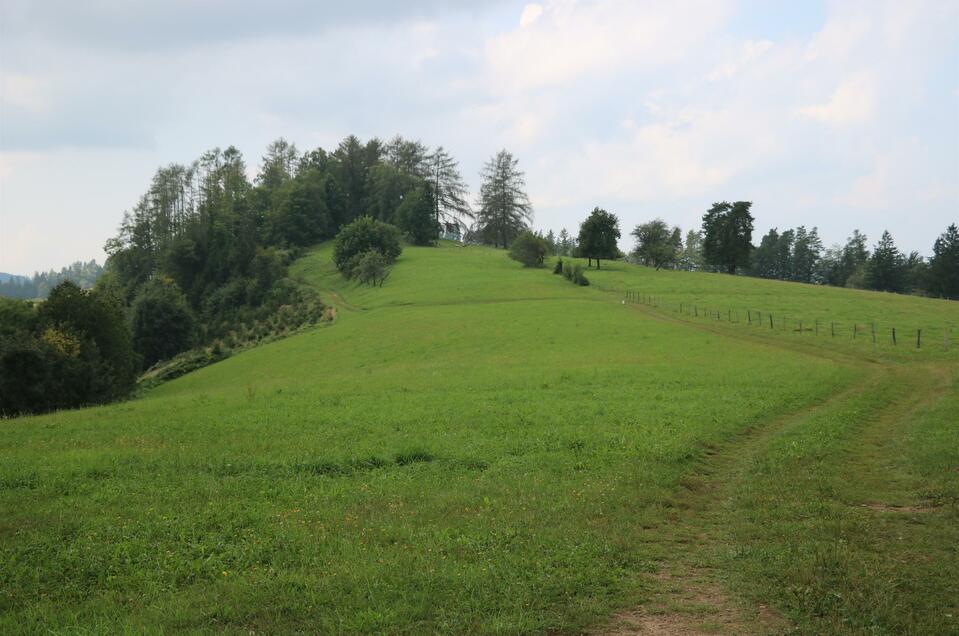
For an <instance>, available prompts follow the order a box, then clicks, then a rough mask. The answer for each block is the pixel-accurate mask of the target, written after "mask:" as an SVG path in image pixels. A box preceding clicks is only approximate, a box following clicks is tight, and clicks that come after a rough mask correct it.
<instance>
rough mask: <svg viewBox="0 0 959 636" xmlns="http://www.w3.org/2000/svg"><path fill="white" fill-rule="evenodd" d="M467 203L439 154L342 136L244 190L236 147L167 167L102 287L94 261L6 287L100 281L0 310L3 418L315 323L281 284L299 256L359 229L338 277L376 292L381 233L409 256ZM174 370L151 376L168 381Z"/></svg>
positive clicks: (286, 283) (270, 164)
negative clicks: (406, 247)
mask: <svg viewBox="0 0 959 636" xmlns="http://www.w3.org/2000/svg"><path fill="white" fill-rule="evenodd" d="M465 197H466V189H465V185H464V183H463V180H462V178H461V177H460V174H459V170H458V168H457V163H456V161H455V160H454V159H453V158H452V157H451V156H450V155H449V153H448V152H446V151H445V150H444V149H442V148H437V149H436V150H435V151H433V152H430V151H429V149H427V148H426V147H425V146H423V145H422V144H420V143H419V142H415V141H409V140H405V139H403V138H401V137H396V138H394V139H393V140H391V141H390V142H389V143H383V142H381V141H380V140H378V139H372V140H370V141H368V142H366V143H363V142H361V141H360V140H359V139H357V138H356V137H354V136H349V137H347V138H346V139H344V140H343V142H342V143H340V144H339V146H338V147H337V148H336V149H335V150H333V151H332V152H327V151H325V150H323V149H322V148H317V149H315V150H312V151H309V152H305V153H302V152H300V151H298V150H297V148H296V146H294V145H293V144H290V143H288V142H287V141H286V140H284V139H278V140H277V141H275V142H273V143H272V144H270V145H269V146H268V148H267V150H266V153H265V154H264V156H263V158H262V162H261V165H260V169H259V172H258V174H257V176H256V178H255V179H254V180H253V181H252V182H251V181H250V180H249V179H248V177H247V167H246V163H245V162H244V159H243V157H242V155H241V154H240V152H239V151H238V150H237V149H236V148H233V147H229V148H227V149H226V150H220V149H219V148H214V149H213V150H210V151H209V152H206V153H204V154H203V155H202V156H201V157H200V158H199V159H197V160H196V161H194V162H192V163H191V164H189V165H179V164H171V165H169V166H165V167H162V168H160V169H159V170H158V171H157V173H156V175H155V176H154V177H153V180H152V182H151V183H150V186H149V188H148V190H147V192H146V193H145V194H144V195H143V196H142V197H141V198H140V200H139V201H138V203H137V204H136V205H135V206H134V207H133V208H132V209H131V210H130V211H128V212H127V213H125V214H124V216H123V220H122V222H121V224H120V228H119V232H118V233H117V235H116V236H115V237H113V238H111V239H110V240H108V241H107V243H106V246H105V251H106V252H107V254H108V260H107V264H106V268H105V272H104V273H103V275H102V276H100V268H99V266H97V265H96V263H93V262H91V263H86V264H84V263H78V264H75V265H73V266H71V267H70V268H65V269H64V270H62V271H61V272H60V273H53V272H50V273H48V274H38V275H37V276H35V277H34V279H32V280H31V281H30V282H29V284H27V283H25V282H24V281H23V280H22V279H5V280H4V281H3V282H2V283H0V286H2V289H0V291H6V290H7V289H8V288H9V289H11V290H13V291H12V292H11V293H12V294H13V295H16V296H20V297H29V298H34V297H42V296H44V295H45V294H46V292H47V290H48V288H49V286H50V285H51V284H52V282H54V281H58V280H60V279H71V280H76V281H78V282H79V283H80V286H90V285H92V284H93V281H94V280H96V279H97V277H98V276H99V280H98V281H97V289H96V290H95V291H93V292H84V291H81V290H80V287H77V286H76V285H72V286H66V287H62V286H61V287H57V290H59V291H57V292H56V293H54V294H51V297H50V299H49V300H48V301H47V302H46V303H43V304H41V305H39V308H33V307H32V306H27V305H22V306H21V305H17V306H15V307H14V306H11V305H9V304H5V305H3V306H2V307H0V309H2V311H0V334H2V338H3V342H2V343H0V348H2V356H3V357H2V364H3V365H4V367H3V368H4V369H5V372H4V374H3V375H4V377H3V380H2V383H3V387H2V388H0V392H2V396H3V397H2V399H3V401H2V405H0V408H2V409H3V412H4V413H19V412H22V411H31V410H48V409H51V408H60V407H67V406H75V405H78V404H87V403H94V402H103V401H106V400H109V399H113V398H116V397H119V396H121V395H123V394H124V393H125V392H126V391H128V390H129V389H130V388H131V387H132V385H133V378H134V377H135V374H136V372H137V371H139V370H141V369H144V368H147V367H150V366H151V365H155V364H159V366H163V365H162V363H163V361H165V360H169V359H171V358H172V357H174V356H177V354H179V353H180V352H182V351H185V350H187V349H189V348H190V347H193V346H197V345H203V346H205V347H207V348H208V350H207V349H204V350H202V351H198V352H197V353H196V355H192V356H187V357H186V358H184V360H186V362H185V366H187V367H189V366H191V365H194V366H195V365H196V364H200V363H202V362H203V361H209V360H215V359H220V358H222V357H223V356H225V355H228V351H229V350H230V349H231V348H232V347H242V346H248V345H250V344H252V343H256V342H259V341H262V340H263V339H265V338H266V339H268V338H272V337H276V336H279V335H282V334H286V333H289V332H290V331H291V330H295V329H296V328H298V327H299V326H301V325H303V324H306V323H312V322H315V321H316V320H318V319H320V317H321V316H322V315H324V308H323V305H322V303H321V302H320V300H319V298H318V297H317V296H316V292H315V291H313V290H312V288H309V287H305V286H303V285H301V284H299V283H297V282H296V281H294V280H292V279H291V278H290V277H289V276H288V274H287V268H288V266H289V264H290V263H291V262H292V261H293V259H294V258H296V256H297V255H298V254H299V253H300V252H301V250H302V248H303V247H305V246H308V245H311V244H314V243H316V242H318V241H321V240H325V239H329V238H332V237H334V236H337V234H338V233H339V232H340V230H341V228H344V227H346V226H351V224H353V223H354V222H357V223H358V226H355V227H363V228H366V229H368V230H370V231H371V232H372V233H371V234H367V235H365V237H358V236H354V237H353V239H352V240H351V242H350V246H349V248H348V249H347V251H348V252H349V256H348V257H344V261H343V262H342V263H338V264H340V265H342V267H341V269H344V270H345V271H347V272H350V271H352V269H353V268H354V267H359V273H360V278H361V279H362V280H363V281H364V282H368V283H370V284H374V285H381V284H382V283H383V281H384V280H385V279H386V276H387V275H388V274H389V266H390V264H391V263H392V262H393V261H394V260H395V259H396V257H397V256H398V255H399V250H400V247H399V239H400V231H399V230H397V229H396V228H394V227H393V226H392V225H389V224H391V223H393V224H397V225H399V227H400V229H401V230H402V232H403V234H404V235H405V236H406V237H407V238H408V239H409V240H410V241H411V242H413V243H415V244H420V245H428V244H432V243H434V242H435V241H436V240H437V238H438V237H439V233H440V228H441V227H444V228H449V227H451V226H453V227H455V228H460V229H461V228H465V227H466V220H467V219H470V218H471V217H472V212H471V210H470V209H469V206H468V205H467V204H466V200H465ZM365 215H372V217H373V218H370V217H369V216H365ZM361 216H362V217H363V220H362V221H357V219H360V217H361ZM351 227H354V226H351ZM460 229H457V233H458V234H460V233H461V231H460ZM347 242H348V241H347V240H346V239H344V240H343V241H342V242H338V245H339V244H340V243H343V244H344V245H345V243H347ZM344 249H345V248H344ZM371 249H374V250H376V251H377V254H376V255H373V254H370V253H369V252H370V250H371ZM65 308H73V309H69V310H68V309H65ZM78 308H80V309H78ZM64 312H66V313H64ZM90 316H96V318H95V319H92V318H90ZM81 317H82V320H81ZM78 321H79V322H78ZM181 366H184V365H178V364H173V367H175V368H171V369H166V370H163V369H158V370H157V369H155V370H154V371H153V372H152V373H154V375H156V376H157V377H160V376H164V377H167V376H171V375H174V374H176V373H178V371H177V368H179V367H181Z"/></svg>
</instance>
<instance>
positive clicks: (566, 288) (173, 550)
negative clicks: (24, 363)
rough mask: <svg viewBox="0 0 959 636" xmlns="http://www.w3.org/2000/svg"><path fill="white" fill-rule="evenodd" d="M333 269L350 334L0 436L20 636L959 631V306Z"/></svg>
mask: <svg viewBox="0 0 959 636" xmlns="http://www.w3.org/2000/svg"><path fill="white" fill-rule="evenodd" d="M329 256H330V250H329V247H321V248H319V249H318V250H316V251H314V252H312V253H311V254H309V255H308V256H307V257H305V258H304V259H301V260H300V261H299V262H298V263H296V264H295V266H294V270H293V274H294V275H295V276H296V277H297V278H299V279H300V280H302V281H304V282H307V283H309V284H312V285H315V286H316V287H317V288H318V289H319V290H321V292H322V294H323V297H324V298H325V299H326V300H328V301H329V302H332V303H333V304H334V305H336V306H337V309H338V318H337V320H336V322H335V324H333V325H332V326H329V327H322V328H317V329H316V330H313V331H310V332H306V333H302V334H299V335H296V336H293V337H290V338H288V339H285V340H282V341H279V342H275V343H272V344H269V345H265V346H262V347H258V348H256V349H253V350H250V351H248V352H245V353H243V354H240V355H237V356H235V357H233V358H230V359H227V360H225V361H223V362H221V363H218V364H215V365H213V366H210V367H207V368H204V369H201V370H199V371H197V372H194V373H191V374H189V375H187V376H184V377H182V378H180V379H178V380H175V381H172V382H170V383H167V384H165V385H162V386H160V387H159V388H157V389H155V390H153V391H151V392H150V393H148V394H147V395H146V396H145V397H143V398H141V399H138V400H135V401H131V402H127V403H122V404H115V405H111V406H106V407H99V408H92V409H83V410H77V411H69V412H62V413H56V414H51V415H47V416H42V417H29V418H19V419H15V420H7V421H3V422H0V450H2V456H3V458H4V461H3V463H2V465H0V511H2V513H3V514H2V520H0V558H2V563H3V565H2V568H0V581H2V585H0V612H2V614H0V629H2V630H3V631H4V632H16V631H24V632H30V631H47V630H51V629H52V630H54V631H71V630H74V629H78V630H80V631H92V632H100V631H103V632H116V631H122V630H127V631H136V632H150V631H157V632H165V631H171V630H190V631H220V630H225V631H230V632H234V631H235V632H244V633H249V632H250V631H267V632H290V631H304V632H310V633H372V632H375V633H430V632H444V633H544V632H568V633H576V632H578V631H581V630H583V629H602V628H603V627H604V626H612V627H615V626H616V625H618V624H619V623H623V624H626V625H633V627H635V628H637V629H639V628H642V627H643V625H644V623H643V621H647V620H653V618H650V617H654V618H655V620H669V621H678V623H677V624H687V623H688V624H689V625H696V626H698V627H700V628H702V627H704V626H705V627H707V628H710V627H711V628H715V629H718V630H720V631H722V630H725V631H728V632H731V633H736V632H744V631H758V632H762V631H770V630H773V629H774V628H775V629H779V628H780V627H782V626H783V625H786V626H788V625H796V626H799V628H800V629H801V630H803V631H817V632H834V633H849V632H850V631H861V632H866V631H870V630H872V632H879V633H883V632H888V633H894V632H900V631H904V630H905V631H908V629H905V628H907V627H908V628H909V629H915V630H918V631H917V633H934V632H940V633H941V632H944V631H949V630H954V629H956V628H957V624H959V623H957V622H956V619H955V618H954V617H956V616H959V600H957V599H959V589H957V584H956V583H955V581H957V580H959V555H957V553H956V552H955V545H959V530H957V528H959V523H957V522H959V432H957V428H959V427H957V426H956V425H955V416H954V414H955V413H956V412H959V397H957V391H956V388H955V387H956V379H957V361H959V355H957V350H959V343H956V345H957V346H955V347H953V348H951V349H950V350H949V351H945V350H944V347H943V336H942V334H943V333H944V331H943V330H945V329H946V328H947V327H953V328H955V327H959V305H957V304H956V303H947V302H941V301H933V300H928V299H920V298H909V297H899V296H889V295H884V294H871V293H864V292H856V291H849V290H836V289H824V288H818V287H811V286H805V285H793V284H788V283H778V282H772V281H758V280H754V279H744V278H733V277H727V276H718V275H708V274H689V273H680V272H653V271H651V270H648V269H645V268H639V267H633V266H626V265H622V264H615V265H605V264H604V269H603V270H602V271H601V272H591V273H590V274H589V275H590V277H591V279H592V280H593V281H594V283H595V286H593V287H589V288H580V287H576V286H573V285H571V284H569V283H567V282H566V281H564V280H562V278H561V277H559V276H553V275H551V274H550V273H549V271H548V270H524V269H522V268H521V267H519V265H518V264H516V263H513V262H512V261H509V260H508V259H507V258H506V256H505V254H504V253H503V252H502V251H497V250H490V249H485V248H474V247H468V248H464V247H455V246H451V245H446V246H443V247H441V248H433V249H430V248H408V249H407V250H406V251H405V252H404V253H403V255H402V257H401V258H400V260H399V262H398V263H397V265H396V268H395V270H394V272H393V274H392V276H391V277H390V278H389V280H388V281H387V283H386V285H385V286H384V287H382V288H369V287H358V286H355V285H353V284H350V283H346V282H344V281H343V280H342V279H341V278H340V277H339V275H338V274H337V273H336V272H335V270H334V269H333V266H332V264H331V263H330V259H329ZM625 289H631V290H634V291H641V292H642V293H644V294H650V295H655V296H657V298H658V299H659V301H658V302H659V305H660V306H659V307H651V306H647V305H643V304H638V303H627V304H623V302H622V301H623V293H622V291H623V290H625ZM680 302H682V303H684V304H685V303H687V302H690V303H695V304H696V305H697V311H698V309H699V306H700V305H707V306H710V307H714V308H715V309H719V308H720V307H722V308H723V309H726V308H728V309H729V311H730V312H731V311H732V309H733V308H734V307H739V308H747V307H749V308H753V309H757V310H762V311H763V312H764V313H765V312H774V314H779V313H783V312H785V313H787V314H789V315H790V316H794V317H796V318H799V317H800V316H799V314H803V316H808V319H810V320H815V319H816V318H819V319H820V320H823V321H837V322H838V321H842V323H843V324H847V323H848V322H850V321H853V320H861V321H863V324H865V322H866V321H869V322H872V321H874V320H875V321H879V322H880V323H881V324H882V325H886V324H890V325H891V324H897V325H903V326H902V327H900V329H903V330H908V329H913V328H916V326H917V325H920V323H921V328H924V329H929V330H935V329H939V330H940V332H939V334H940V335H939V336H938V340H933V338H932V335H930V343H933V342H935V343H937V344H938V346H933V344H930V345H929V346H928V347H924V348H923V349H920V350H918V351H915V350H914V349H913V348H910V347H903V346H897V347H896V348H892V347H890V346H883V345H882V343H877V345H876V346H873V345H872V344H871V341H870V342H868V343H867V341H865V340H861V341H860V340H857V341H855V342H853V341H852V340H851V339H849V341H848V342H847V341H845V340H844V339H843V338H833V337H831V336H828V337H827V336H826V335H823V334H820V335H819V336H815V335H811V334H808V333H802V334H797V333H794V332H792V331H791V330H786V331H783V330H776V329H772V330H764V329H761V328H759V327H758V326H756V327H752V328H750V327H749V326H748V325H743V324H742V323H741V322H740V323H738V324H735V323H731V322H729V320H726V321H725V322H724V321H723V320H714V319H710V320H706V319H704V318H702V317H691V316H688V315H686V314H685V313H684V314H680V313H679V312H678V306H677V308H676V310H673V309H672V307H671V305H672V304H677V305H678V304H679V303H680ZM728 315H729V314H727V317H728ZM741 317H742V316H741ZM887 321H888V323H887ZM926 325H929V326H928V327H927V326H926ZM707 593H708V594H707ZM704 595H707V596H709V598H711V599H712V600H711V601H710V602H705V601H703V598H704ZM762 606H772V607H774V608H775V611H774V612H772V611H771V610H769V611H767V610H760V609H759V608H761V607H762ZM637 607H638V608H641V611H639V612H638V613H637V612H627V613H625V614H620V613H619V612H621V611H622V610H624V609H625V608H637ZM950 614H951V616H949V615H950ZM614 616H615V617H616V618H613V619H611V617H614ZM611 621H612V622H611Z"/></svg>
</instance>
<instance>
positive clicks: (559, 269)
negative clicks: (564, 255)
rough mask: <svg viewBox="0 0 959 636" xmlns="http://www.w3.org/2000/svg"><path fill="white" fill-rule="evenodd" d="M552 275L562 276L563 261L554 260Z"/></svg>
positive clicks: (559, 259)
mask: <svg viewBox="0 0 959 636" xmlns="http://www.w3.org/2000/svg"><path fill="white" fill-rule="evenodd" d="M553 273H554V274H562V273H563V259H561V258H558V259H556V266H555V267H553Z"/></svg>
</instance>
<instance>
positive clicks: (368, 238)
mask: <svg viewBox="0 0 959 636" xmlns="http://www.w3.org/2000/svg"><path fill="white" fill-rule="evenodd" d="M371 249H372V250H377V251H379V252H380V253H381V254H382V255H383V256H384V258H385V259H386V262H387V264H392V263H393V262H395V261H396V259H397V258H398V257H399V255H400V253H401V252H402V251H403V248H402V247H400V232H399V230H398V229H397V228H396V227H394V226H392V225H390V224H388V223H383V222H382V221H377V220H376V219H374V218H372V217H369V216H361V217H360V218H358V219H356V220H355V221H353V222H352V223H350V224H349V225H346V226H344V227H343V229H341V230H340V233H339V234H337V235H336V242H335V244H334V246H333V262H334V263H335V264H336V268H337V269H338V270H340V273H342V274H343V275H344V276H346V277H347V278H352V277H353V270H354V269H355V268H356V266H357V265H359V261H360V259H361V258H362V256H363V254H364V253H365V252H367V251H368V250H371Z"/></svg>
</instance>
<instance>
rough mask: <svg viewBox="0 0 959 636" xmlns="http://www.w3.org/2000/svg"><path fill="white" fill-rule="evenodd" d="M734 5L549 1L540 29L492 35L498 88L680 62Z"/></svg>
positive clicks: (491, 75) (490, 68)
mask: <svg viewBox="0 0 959 636" xmlns="http://www.w3.org/2000/svg"><path fill="white" fill-rule="evenodd" d="M728 12H729V9H728V6H727V4H726V3H725V2H719V1H715V2H705V3H703V2H689V1H683V0H679V1H676V2H653V3H635V2H631V1H629V0H610V1H608V2H594V3H588V4H587V3H578V2H575V1H572V0H553V1H552V2H549V3H547V4H546V5H545V6H543V7H542V12H541V14H540V15H538V16H537V17H538V19H537V20H536V28H535V29H533V28H521V29H518V30H514V31H510V32H507V33H503V34H499V35H497V36H495V37H493V38H491V39H489V40H488V41H487V43H486V64H487V74H488V82H489V85H490V87H491V88H492V90H493V91H494V92H506V93H509V92H516V91H524V90H528V89H536V88H541V87H548V86H562V85H566V84H568V83H569V82H571V81H573V80H575V79H577V78H580V77H582V76H584V75H587V74H597V73H598V74H610V73H614V72H618V71H621V70H622V69H624V68H629V69H631V70H633V71H635V70H637V69H648V68H652V67H658V66H662V65H664V64H667V63H670V62H679V61H681V60H682V59H683V57H684V55H686V54H687V53H688V52H689V50H690V49H692V48H696V47H700V46H704V39H705V36H706V34H708V33H710V32H711V31H713V30H714V29H716V28H717V27H718V26H719V25H720V24H721V23H722V21H723V19H724V18H725V17H726V16H727V15H728ZM525 13H526V12H525V11H524V14H525Z"/></svg>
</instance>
